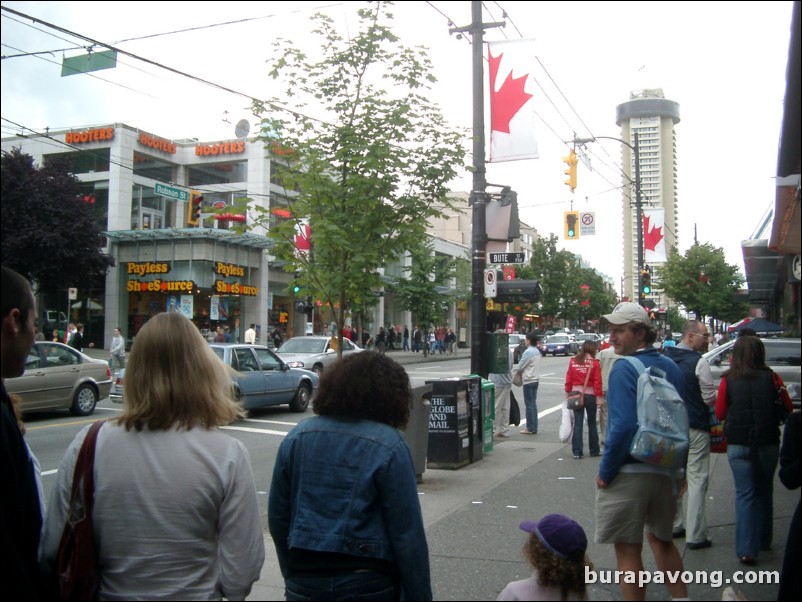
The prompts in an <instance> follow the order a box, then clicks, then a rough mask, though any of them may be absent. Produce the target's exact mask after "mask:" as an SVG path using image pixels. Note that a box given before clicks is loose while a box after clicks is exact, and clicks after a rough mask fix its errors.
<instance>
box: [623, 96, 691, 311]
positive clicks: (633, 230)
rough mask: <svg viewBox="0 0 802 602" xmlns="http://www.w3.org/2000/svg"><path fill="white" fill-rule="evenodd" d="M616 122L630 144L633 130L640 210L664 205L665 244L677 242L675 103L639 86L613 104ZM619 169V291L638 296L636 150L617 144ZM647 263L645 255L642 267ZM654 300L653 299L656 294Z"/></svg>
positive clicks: (632, 142) (677, 120) (669, 247)
mask: <svg viewBox="0 0 802 602" xmlns="http://www.w3.org/2000/svg"><path fill="white" fill-rule="evenodd" d="M615 113H616V119H615V122H616V124H617V125H618V126H619V127H620V128H621V138H622V139H623V140H626V141H628V142H629V143H630V144H632V145H633V146H634V145H635V136H634V133H635V132H637V133H638V156H639V159H640V161H639V162H640V165H639V167H640V189H641V205H642V207H643V209H644V210H646V209H652V208H662V209H664V210H665V226H664V228H663V234H664V235H665V242H666V249H667V250H669V249H671V248H672V247H674V246H676V244H677V227H678V223H679V220H678V218H677V141H676V134H675V132H674V125H676V124H677V123H679V104H678V103H676V102H674V101H673V100H666V98H665V95H664V94H663V90H661V89H659V88H657V89H652V90H638V91H636V92H632V93H630V100H629V102H625V103H623V104H620V105H618V106H617V107H616V110H615ZM621 152H622V155H621V165H622V169H623V172H624V187H623V190H624V198H623V205H624V211H623V215H624V223H623V227H624V285H623V287H622V288H623V290H624V294H625V295H628V296H629V298H630V299H631V300H633V301H636V302H637V300H638V294H639V291H638V290H637V288H638V246H637V245H638V230H637V221H636V211H637V207H636V203H635V198H636V194H635V154H634V152H633V151H632V149H631V148H629V147H628V146H626V145H622V147H621ZM647 266H648V264H647V263H646V262H645V261H644V267H647ZM656 300H657V299H656Z"/></svg>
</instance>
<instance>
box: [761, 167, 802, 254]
mask: <svg viewBox="0 0 802 602" xmlns="http://www.w3.org/2000/svg"><path fill="white" fill-rule="evenodd" d="M800 229H801V228H800V208H799V174H796V175H792V176H787V177H785V178H777V194H776V197H775V200H774V221H773V222H772V225H771V238H770V239H769V249H771V250H772V251H777V252H779V253H784V254H785V255H799V254H800V252H802V246H801V245H800Z"/></svg>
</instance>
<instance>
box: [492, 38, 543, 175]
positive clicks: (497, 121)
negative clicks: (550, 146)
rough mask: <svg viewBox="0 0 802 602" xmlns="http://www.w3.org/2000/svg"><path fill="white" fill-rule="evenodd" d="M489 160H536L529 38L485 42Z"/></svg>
mask: <svg viewBox="0 0 802 602" xmlns="http://www.w3.org/2000/svg"><path fill="white" fill-rule="evenodd" d="M487 60H488V63H489V80H490V162H491V163H498V162H501V161H518V160H521V159H537V158H538V150H537V139H536V138H535V101H534V100H533V96H534V94H533V92H534V89H535V82H534V80H533V79H532V78H531V77H530V73H531V71H532V69H533V67H534V64H535V44H534V41H533V40H514V41H504V42H489V43H488V45H487Z"/></svg>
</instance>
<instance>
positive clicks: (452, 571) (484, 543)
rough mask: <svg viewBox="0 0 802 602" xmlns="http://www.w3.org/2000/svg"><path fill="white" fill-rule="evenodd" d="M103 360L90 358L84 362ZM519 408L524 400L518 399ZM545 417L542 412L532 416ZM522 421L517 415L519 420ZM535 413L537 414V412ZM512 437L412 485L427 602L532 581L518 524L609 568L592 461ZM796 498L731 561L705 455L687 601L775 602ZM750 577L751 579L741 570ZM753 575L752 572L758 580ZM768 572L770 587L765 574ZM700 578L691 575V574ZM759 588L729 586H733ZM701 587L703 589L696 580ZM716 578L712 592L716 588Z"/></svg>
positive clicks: (483, 594) (280, 590) (728, 532)
mask: <svg viewBox="0 0 802 602" xmlns="http://www.w3.org/2000/svg"><path fill="white" fill-rule="evenodd" d="M106 353H107V352H106ZM96 354H97V356H98V357H104V358H105V355H102V356H101V355H100V353H99V352H97V351H95V352H93V354H92V355H96ZM390 356H391V357H392V358H393V359H395V360H396V361H398V362H399V363H401V364H405V365H406V364H412V363H421V362H441V361H449V360H454V359H464V358H469V357H470V350H468V349H460V350H459V351H458V352H457V353H456V354H455V355H454V356H448V355H445V354H444V355H434V356H430V357H429V358H424V357H423V354H421V353H418V354H414V353H408V352H401V351H394V352H390ZM516 397H517V398H518V399H519V400H520V401H521V410H523V394H522V392H521V391H516ZM540 409H541V410H543V408H542V407H541V408H540ZM522 413H523V412H522ZM541 415H542V414H541ZM515 431H517V429H515V428H513V429H512V430H511V433H513V434H512V436H511V437H510V438H509V439H504V440H499V439H495V440H494V446H493V450H492V452H490V453H485V454H484V456H483V458H482V459H481V460H478V461H476V462H474V463H471V464H468V465H467V466H464V467H462V468H460V469H457V470H435V469H430V468H427V469H426V470H425V472H424V473H423V478H422V482H421V483H420V484H419V486H418V488H419V489H418V490H419V496H420V501H421V508H422V511H423V519H424V524H425V527H426V533H427V540H428V545H429V557H430V562H431V572H432V588H433V592H434V598H435V600H495V599H496V598H497V597H498V594H499V593H500V592H501V590H502V589H503V588H504V586H505V585H506V584H507V583H508V582H509V581H513V580H517V579H524V578H526V577H528V576H529V575H530V574H531V571H530V568H529V565H528V564H527V563H526V562H525V561H524V558H523V555H522V546H523V544H524V541H525V539H526V536H527V534H526V533H524V532H523V531H521V530H520V529H519V528H518V524H519V523H520V522H521V521H522V520H529V519H538V518H540V517H542V516H544V515H546V514H550V513H555V512H556V513H562V514H567V515H569V516H571V517H573V518H574V519H575V520H577V521H578V522H579V523H580V524H581V525H582V526H583V527H584V529H585V531H586V533H587V535H588V541H589V546H588V555H589V557H590V559H591V561H592V562H593V564H594V566H595V569H596V571H598V572H599V573H597V574H610V573H609V572H611V571H614V570H615V553H614V550H613V546H612V545H598V544H595V543H594V541H593V534H594V529H595V516H594V500H595V492H596V486H595V475H596V472H597V469H598V464H599V461H600V459H599V458H590V457H585V458H584V459H582V460H574V459H573V457H572V455H571V447H570V444H564V443H561V442H560V441H559V439H558V437H557V433H556V431H555V432H548V431H546V432H544V431H543V430H542V429H541V432H540V433H538V435H535V436H527V435H521V434H518V433H517V432H515ZM799 495H800V494H799V491H798V490H796V491H788V490H787V489H785V487H784V486H783V485H782V484H781V483H780V481H779V479H777V478H775V486H774V542H773V544H772V550H771V551H769V552H761V553H760V557H759V561H758V566H756V567H745V566H743V565H741V564H740V563H739V562H738V559H737V557H736V555H735V547H734V546H735V543H734V542H735V528H734V525H735V504H734V497H735V491H734V486H733V480H732V473H731V471H730V468H729V464H728V462H727V458H726V455H721V454H711V462H710V484H709V489H708V500H707V519H708V525H709V538H710V539H712V541H713V546H712V547H711V548H707V549H703V550H690V549H688V548H687V547H686V545H685V540H684V539H677V540H675V542H676V544H677V546H678V549H679V551H680V554H681V555H682V557H683V561H684V569H685V570H686V571H692V572H693V573H694V575H693V576H694V578H695V581H694V582H692V583H690V584H689V585H688V592H689V595H690V598H691V599H692V600H721V599H722V594H723V592H724V589H725V588H726V587H727V586H730V587H733V588H734V589H735V590H736V591H737V592H740V593H741V594H742V595H743V596H744V597H743V598H741V599H746V600H776V599H777V591H778V584H777V583H776V582H775V581H776V578H778V576H779V572H780V569H781V568H782V560H783V553H784V550H785V543H786V537H787V535H788V530H789V527H790V523H791V518H792V516H793V513H794V510H795V508H796V505H797V503H798V502H799ZM265 550H266V560H265V564H264V567H263V569H262V574H261V577H260V579H259V581H257V582H256V583H255V584H254V587H253V590H252V592H251V595H250V596H249V597H248V599H250V600H283V599H284V586H283V580H282V578H281V574H280V572H279V569H278V564H277V562H276V556H275V548H274V546H273V542H272V540H271V538H270V534H269V533H268V532H267V531H266V530H265ZM643 558H644V566H645V570H647V571H654V570H655V569H656V567H655V564H654V560H653V557H652V555H651V552H650V550H649V549H648V545H646V546H645V547H644V552H643ZM750 570H751V571H753V572H752V573H750V574H745V573H741V571H750ZM758 571H759V572H758ZM771 571H773V572H775V573H774V577H773V579H774V580H773V581H772V582H771V583H765V581H766V580H767V578H768V579H771V578H772V575H771V574H770V573H766V572H771ZM697 572H698V573H697ZM742 577H743V578H744V579H749V580H759V579H761V578H762V580H763V581H764V583H757V582H756V583H740V584H739V583H735V581H734V580H735V579H740V578H742ZM703 579H704V581H706V583H705V582H703ZM715 579H720V580H721V583H720V584H718V585H719V586H718V587H714V585H716V584H715V583H714V580H715ZM588 593H589V596H590V599H592V600H620V599H621V594H620V590H619V588H618V585H617V584H614V583H613V584H610V583H598V582H597V583H595V584H592V585H590V586H589V590H588ZM668 599H670V595H669V592H668V588H667V587H666V586H665V585H662V584H658V585H651V586H650V587H649V588H648V590H647V600H668Z"/></svg>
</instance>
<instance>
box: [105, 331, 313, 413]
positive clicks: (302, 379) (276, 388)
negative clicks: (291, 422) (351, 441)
mask: <svg viewBox="0 0 802 602" xmlns="http://www.w3.org/2000/svg"><path fill="white" fill-rule="evenodd" d="M210 346H211V348H212V349H213V350H214V352H215V353H216V354H217V356H218V357H219V358H220V359H221V360H223V362H224V363H226V364H228V365H229V366H231V367H232V368H233V369H234V370H235V371H236V372H237V374H236V375H235V376H234V379H233V387H234V394H235V395H236V397H237V399H238V400H239V401H240V403H242V406H243V407H244V408H245V409H246V410H255V409H258V408H266V407H271V406H277V405H283V404H288V405H289V406H290V410H292V411H293V412H305V411H306V408H308V407H309V402H310V401H311V400H312V397H313V396H314V394H315V392H316V391H317V385H318V381H319V379H318V376H317V374H315V373H314V372H310V371H309V370H301V369H298V368H291V367H290V366H288V365H287V363H286V362H284V361H282V360H281V358H279V357H278V356H277V355H276V354H275V353H274V352H272V351H271V350H270V349H268V348H267V347H265V346H262V345H245V344H240V343H211V344H210ZM124 383H125V370H120V371H119V372H118V373H117V378H116V379H115V382H114V386H113V387H112V390H111V395H110V397H111V400H112V401H113V402H115V403H122V402H123V385H124Z"/></svg>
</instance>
